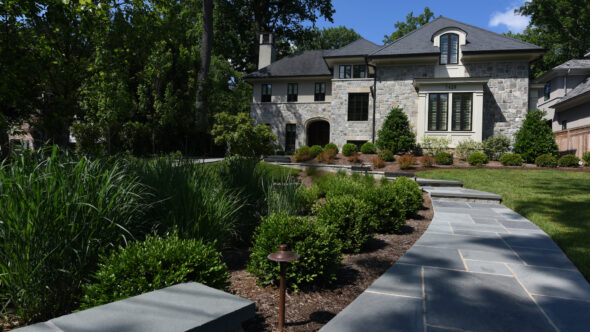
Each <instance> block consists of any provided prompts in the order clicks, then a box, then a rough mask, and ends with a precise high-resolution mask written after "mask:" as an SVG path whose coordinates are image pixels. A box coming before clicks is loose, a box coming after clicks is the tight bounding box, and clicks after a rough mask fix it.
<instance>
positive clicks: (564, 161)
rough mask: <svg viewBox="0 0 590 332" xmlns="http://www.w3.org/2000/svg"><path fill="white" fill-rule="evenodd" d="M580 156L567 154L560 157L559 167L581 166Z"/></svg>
mask: <svg viewBox="0 0 590 332" xmlns="http://www.w3.org/2000/svg"><path fill="white" fill-rule="evenodd" d="M579 163H580V158H578V157H577V156H575V155H573V154H566V155H564V156H562V157H561V158H559V160H558V161H557V165H558V166H559V167H578V166H580V164H579Z"/></svg>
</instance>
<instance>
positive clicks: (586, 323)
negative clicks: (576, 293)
mask: <svg viewBox="0 0 590 332" xmlns="http://www.w3.org/2000/svg"><path fill="white" fill-rule="evenodd" d="M534 298H535V301H537V303H538V304H539V305H540V306H541V308H543V310H544V311H545V313H546V314H547V315H548V316H549V318H550V319H551V320H552V321H553V322H554V323H555V325H557V327H558V328H559V330H560V331H568V332H569V331H571V332H587V331H588V330H590V302H585V301H576V300H569V299H560V298H555V297H547V296H538V295H535V296H534Z"/></svg>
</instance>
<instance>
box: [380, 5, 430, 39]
mask: <svg viewBox="0 0 590 332" xmlns="http://www.w3.org/2000/svg"><path fill="white" fill-rule="evenodd" d="M433 18H434V13H433V12H432V11H431V10H430V8H428V7H424V13H422V14H420V15H418V16H414V12H410V13H409V14H408V15H406V21H405V22H402V21H398V22H396V23H395V24H394V26H395V28H396V30H395V31H394V32H392V33H391V35H385V36H384V38H383V44H389V43H392V42H394V41H396V40H398V39H399V38H401V37H403V36H404V35H406V34H408V33H410V32H412V31H414V30H416V29H418V28H419V27H421V26H423V25H424V24H426V23H428V22H430V20H432V19H433Z"/></svg>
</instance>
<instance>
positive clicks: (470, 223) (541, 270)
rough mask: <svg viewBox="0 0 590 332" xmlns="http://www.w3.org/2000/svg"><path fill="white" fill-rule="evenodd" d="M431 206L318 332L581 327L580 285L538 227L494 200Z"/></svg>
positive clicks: (587, 291)
mask: <svg viewBox="0 0 590 332" xmlns="http://www.w3.org/2000/svg"><path fill="white" fill-rule="evenodd" d="M441 189H444V188H441ZM433 205H434V218H433V220H432V223H431V224H430V226H429V228H428V229H427V231H426V232H425V233H424V234H423V235H422V237H421V238H420V239H419V240H418V241H417V242H416V243H415V244H414V246H413V247H412V248H411V249H410V250H409V251H408V252H407V253H406V254H405V255H404V256H403V257H401V258H400V259H399V260H398V261H397V262H396V263H395V264H394V265H393V266H392V267H391V268H390V269H389V270H388V271H387V272H386V273H385V274H384V275H383V276H381V277H380V278H379V279H377V280H376V281H375V283H373V284H372V285H371V286H370V287H369V288H368V289H367V290H366V291H365V292H363V293H362V294H361V295H360V296H359V297H358V298H357V299H355V300H354V301H353V302H352V303H351V304H350V305H349V306H348V307H346V308H345V309H344V310H343V311H342V312H341V313H339V314H338V315H337V316H336V317H335V318H334V319H332V320H331V321H330V322H329V323H328V324H327V325H326V326H324V328H322V329H321V331H323V332H332V331H338V332H347V331H363V332H368V331H420V332H424V331H428V332H430V331H506V332H509V331H518V332H525V331H534V332H542V331H561V332H568V331H590V284H589V283H588V282H587V281H586V280H585V279H584V277H583V276H582V274H581V273H580V272H579V271H578V270H577V268H576V267H575V266H574V265H573V264H572V263H571V262H570V260H569V259H568V258H567V257H566V255H565V254H564V253H563V252H562V251H561V249H560V248H559V247H558V246H557V245H556V244H555V243H554V242H553V241H552V240H551V238H549V236H548V235H547V234H545V233H544V232H543V231H542V230H541V229H539V228H538V227H537V226H536V225H534V224H533V223H532V222H530V221H529V220H527V219H526V218H524V217H523V216H521V215H520V214H518V213H516V212H514V211H512V210H510V209H508V208H506V207H504V206H502V205H499V204H484V203H470V202H459V201H452V200H451V201H449V200H445V201H442V200H433Z"/></svg>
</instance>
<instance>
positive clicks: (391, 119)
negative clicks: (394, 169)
mask: <svg viewBox="0 0 590 332" xmlns="http://www.w3.org/2000/svg"><path fill="white" fill-rule="evenodd" d="M377 137H378V138H377V141H376V143H377V147H379V149H380V150H385V149H387V150H391V152H393V153H394V154H398V153H405V152H411V151H412V150H413V149H414V148H415V146H416V136H415V135H414V132H412V129H411V128H410V122H409V121H408V116H407V115H406V114H405V113H404V111H403V110H402V109H401V108H393V109H391V111H389V114H388V115H387V117H386V118H385V121H384V122H383V127H381V130H379V132H378V133H377Z"/></svg>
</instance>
